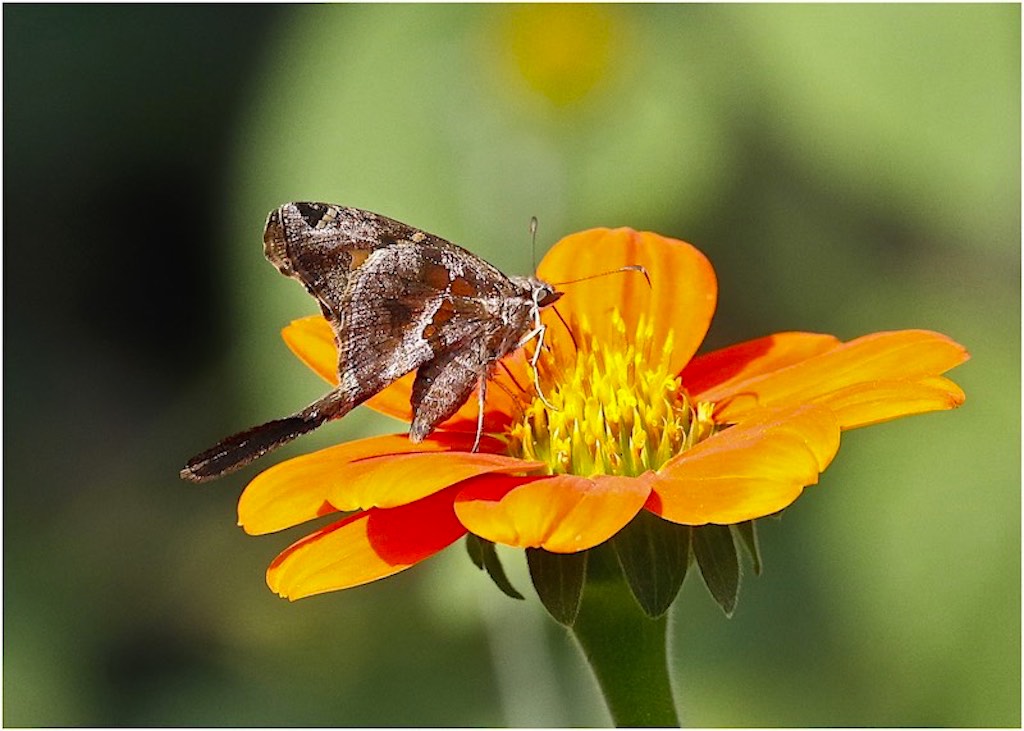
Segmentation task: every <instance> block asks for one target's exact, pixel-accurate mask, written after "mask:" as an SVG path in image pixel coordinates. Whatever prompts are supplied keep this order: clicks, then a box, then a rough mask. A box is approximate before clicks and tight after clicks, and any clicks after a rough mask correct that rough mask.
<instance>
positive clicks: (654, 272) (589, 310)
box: [537, 228, 718, 372]
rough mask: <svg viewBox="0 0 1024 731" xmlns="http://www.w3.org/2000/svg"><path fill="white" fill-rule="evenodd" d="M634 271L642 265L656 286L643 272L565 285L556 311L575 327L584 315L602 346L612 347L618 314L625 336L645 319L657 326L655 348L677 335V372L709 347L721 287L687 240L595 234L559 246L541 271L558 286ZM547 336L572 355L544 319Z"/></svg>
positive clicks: (559, 329)
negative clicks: (706, 339)
mask: <svg viewBox="0 0 1024 731" xmlns="http://www.w3.org/2000/svg"><path fill="white" fill-rule="evenodd" d="M628 264H641V265H643V266H644V267H645V268H646V269H647V273H648V274H649V275H650V277H651V285H650V286H648V285H647V281H646V280H645V279H644V277H643V275H642V274H640V273H638V272H623V273H620V274H609V275H607V276H602V277H597V278H596V279H590V280H587V281H585V282H577V283H575V284H567V285H565V287H564V288H560V289H564V291H565V296H564V297H563V298H562V299H561V301H560V302H559V303H558V304H557V305H556V307H557V308H558V311H559V312H560V313H561V314H562V315H563V317H565V318H566V320H570V321H571V318H572V317H573V316H576V317H580V316H585V317H586V320H587V323H588V324H589V326H590V327H591V329H592V330H593V332H594V334H595V335H596V336H597V339H598V341H599V342H614V341H613V340H612V336H613V335H614V333H613V331H612V327H613V325H612V319H611V317H610V314H611V312H612V310H613V309H615V308H618V309H619V311H620V312H621V313H622V317H623V319H624V320H625V322H626V332H627V333H629V332H635V331H636V329H637V324H638V322H639V319H640V316H641V314H644V315H646V317H647V318H648V319H649V320H650V321H653V325H654V340H653V342H655V343H663V342H665V338H666V337H667V334H668V332H669V331H670V330H671V331H672V332H673V348H672V358H671V360H670V366H671V370H672V372H677V371H679V370H681V369H682V367H683V366H684V365H686V363H687V361H689V360H690V358H691V356H693V354H694V353H695V352H697V348H698V347H699V346H700V344H701V342H702V341H703V340H704V335H705V333H707V329H708V326H709V325H710V324H711V316H712V315H713V314H714V312H715V303H716V298H717V296H718V283H717V281H716V279H715V271H714V269H712V267H711V264H710V263H709V262H708V260H707V258H706V257H705V256H704V255H703V254H702V253H701V252H700V251H698V250H697V249H696V248H694V247H693V246H691V245H690V244H687V243H686V242H683V241H678V240H676V239H669V238H665V237H663V236H658V235H657V234H653V233H647V232H643V233H638V232H636V231H633V230H632V229H628V228H619V229H614V230H611V229H591V230H590V231H583V232H581V233H577V234H572V235H571V236H567V237H566V238H564V239H562V240H561V241H559V242H558V243H557V244H555V245H554V246H553V247H552V248H551V250H550V251H549V252H548V253H547V255H546V256H545V257H544V259H543V260H542V261H541V263H540V266H539V267H537V276H539V277H540V278H542V279H544V280H545V281H547V282H551V283H553V284H555V285H557V284H558V283H559V282H564V281H567V280H571V279H577V278H579V277H586V276H589V275H593V274H601V273H604V272H608V271H610V270H614V269H616V268H618V267H622V266H626V265H628ZM545 322H546V323H547V324H549V325H550V327H549V328H548V332H547V335H546V337H550V338H551V339H552V340H551V342H552V344H553V345H555V346H556V347H558V348H569V349H570V350H569V351H568V352H572V350H571V349H572V347H573V345H572V342H571V339H570V337H569V334H568V333H567V332H566V330H565V326H564V325H562V324H561V323H560V322H559V321H558V319H557V318H555V317H553V316H551V315H547V314H546V315H545Z"/></svg>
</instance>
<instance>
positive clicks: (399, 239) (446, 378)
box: [181, 203, 633, 482]
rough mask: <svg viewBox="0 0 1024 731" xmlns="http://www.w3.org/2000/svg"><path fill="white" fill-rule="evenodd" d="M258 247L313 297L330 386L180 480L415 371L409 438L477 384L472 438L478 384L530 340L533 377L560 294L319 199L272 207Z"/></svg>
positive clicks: (308, 426) (210, 454) (217, 450)
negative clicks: (326, 339)
mask: <svg viewBox="0 0 1024 731" xmlns="http://www.w3.org/2000/svg"><path fill="white" fill-rule="evenodd" d="M263 246H264V253H265V254H266V257H267V258H268V259H269V260H270V261H271V263H273V264H274V266H276V267H277V268H278V269H279V270H280V271H281V273H282V274H285V275H287V276H289V277H293V278H295V279H298V280H299V281H300V282H302V284H303V286H304V287H305V288H306V289H307V290H308V291H309V293H310V294H311V295H313V296H314V297H315V298H316V299H317V301H318V302H319V304H320V309H321V310H322V311H323V314H324V317H325V318H327V321H328V322H330V324H331V327H332V329H333V330H334V339H335V343H336V345H337V347H338V384H339V385H338V387H337V388H336V389H334V390H333V391H331V392H330V393H328V394H326V395H325V396H323V397H322V398H320V399H318V400H317V401H315V402H314V403H312V404H310V405H309V406H307V407H306V408H304V409H303V410H302V411H299V412H298V413H296V414H293V415H292V416H288V417H285V418H283V419H275V420H274V421H269V422H267V423H266V424H261V425H260V426H256V427H253V428H252V429H248V430H246V431H243V432H241V433H239V434H235V435H233V436H230V437H227V438H226V439H223V440H221V441H220V442H218V443H217V444H216V445H215V446H213V447H211V448H210V449H208V450H206V451H205V452H203V453H202V454H199V455H197V456H195V457H193V458H192V459H191V460H189V462H188V464H187V465H186V466H185V468H184V469H183V470H181V476H182V478H184V479H186V480H192V481H193V482H204V481H206V480H214V479H217V478H218V477H221V476H222V475H226V474H228V473H229V472H233V471H235V470H237V469H239V468H241V467H243V466H245V465H246V464H248V463H249V462H251V461H253V460H254V459H257V458H258V457H261V456H262V455H264V454H266V453H267V452H269V451H271V450H273V449H276V448H277V447H280V446H281V445H283V444H285V443H287V442H289V441H291V440H292V439H295V438H296V437H298V436H300V435H302V434H305V433H307V432H310V431H312V430H313V429H316V428H317V427H319V426H320V425H321V424H323V423H324V422H327V421H329V420H331V419H337V418H340V417H342V416H344V415H345V414H347V413H348V412H349V411H351V410H352V409H353V408H355V407H356V406H358V405H359V404H361V403H362V402H364V401H366V400H367V399H368V398H370V397H371V396H373V395H375V394H376V393H378V392H380V391H381V390H383V389H384V388H386V387H387V386H388V385H390V384H391V383H393V382H395V381H396V380H398V379H399V378H401V377H402V376H404V375H405V374H406V373H409V372H411V371H413V370H415V369H419V370H418V371H417V373H416V378H415V381H414V382H413V388H412V398H411V405H412V413H413V419H412V426H411V428H410V430H409V438H410V439H411V440H412V441H413V442H420V441H422V440H423V439H424V438H426V436H427V435H429V434H430V433H431V432H432V431H433V430H434V429H435V428H436V427H437V425H438V424H440V423H441V422H443V421H445V420H446V419H448V418H449V417H451V416H452V415H453V414H454V413H455V412H456V411H457V410H458V409H459V407H460V406H462V404H463V403H465V401H466V400H467V399H468V398H469V396H470V395H471V394H472V392H473V390H474V389H477V391H478V394H479V399H480V410H479V413H480V417H479V418H480V420H479V421H478V423H477V442H478V443H479V439H480V434H481V431H482V428H483V424H482V417H483V411H484V409H483V402H484V398H485V395H486V388H487V379H488V378H489V377H490V375H491V373H492V371H493V370H494V368H495V365H496V364H497V362H498V361H499V360H501V358H503V357H504V356H506V355H508V354H509V353H511V352H513V351H514V350H516V349H517V348H519V347H521V346H522V345H524V344H525V343H527V342H529V341H530V340H531V339H533V338H535V337H536V338H538V343H537V348H536V350H535V352H534V360H533V362H532V365H533V366H534V380H535V382H537V378H536V357H537V356H538V355H539V354H540V351H541V345H542V343H543V337H544V325H543V324H542V323H541V318H540V311H541V310H542V309H543V308H545V307H549V306H550V305H552V304H554V303H555V302H557V301H558V299H559V298H560V297H561V296H562V293H561V292H559V291H557V290H556V289H555V288H554V287H553V286H552V285H550V284H548V283H547V282H544V281H541V280H540V279H537V278H536V277H509V276H506V275H505V274H503V273H502V272H501V271H499V270H498V269H497V268H496V267H494V266H492V265H491V264H488V263H487V262H486V261H484V260H483V259H481V258H479V257H477V256H475V255H473V254H471V253H470V252H468V251H466V250H465V249H463V248H461V247H459V246H456V245H455V244H452V243H450V242H448V241H445V240H444V239H441V238H438V237H437V236H433V235H431V234H428V233H426V232H424V231H420V230H418V229H415V228H413V227H411V226H407V225H406V224H404V223H399V222H398V221H394V220H392V219H390V218H385V217H384V216H381V215H378V214H376V213H370V212H369V211H363V210H360V209H358V208H345V207H343V206H337V205H333V204H330V203H288V204H285V205H283V206H281V207H280V208H278V209H277V210H275V211H272V212H271V213H270V215H269V216H268V218H267V225H266V229H265V230H264V233H263ZM628 268H633V267H628ZM538 393H539V390H538ZM541 398H543V395H542V394H541ZM475 449H476V446H475V445H474V450H475Z"/></svg>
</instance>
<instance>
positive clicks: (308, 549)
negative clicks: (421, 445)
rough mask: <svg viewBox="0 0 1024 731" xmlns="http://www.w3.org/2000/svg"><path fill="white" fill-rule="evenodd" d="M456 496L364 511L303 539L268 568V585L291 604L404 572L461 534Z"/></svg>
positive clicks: (448, 492) (451, 492)
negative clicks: (453, 502) (453, 501)
mask: <svg viewBox="0 0 1024 731" xmlns="http://www.w3.org/2000/svg"><path fill="white" fill-rule="evenodd" d="M455 493H456V490H454V489H452V490H445V491H443V492H439V493H437V494H435V495H431V496H430V497H427V498H424V499H423V500H418V501H417V502H415V503H411V504H409V505H404V506H402V507H399V508H392V509H390V510H382V509H373V510H367V511H366V512H363V513H358V514H357V515H352V516H349V517H348V518H345V519H344V520H341V521H339V522H337V523H334V524H333V525H329V526H327V527H326V528H324V529H322V530H320V531H317V532H316V533H313V534H312V535H309V536H306V537H305V538H303V539H302V540H300V541H298V542H297V543H294V544H293V545H292V546H290V547H289V548H287V549H285V550H284V551H283V552H282V553H281V554H280V555H279V556H278V557H277V558H275V559H274V561H273V562H272V563H271V564H270V568H269V569H267V585H268V586H269V587H270V588H271V589H272V590H273V591H275V592H277V593H278V594H280V595H281V596H283V597H285V598H287V599H292V600H294V599H301V598H302V597H306V596H312V595H313V594H322V593H324V592H327V591H334V590H337V589H347V588H349V587H352V586H359V585H360V584H366V583H368V582H370V581H375V580H376V579H382V578H384V577H385V576H391V575H392V574H397V573H398V572H399V571H404V570H405V569H407V568H409V567H410V566H412V565H414V564H416V563H419V562H420V561H422V560H423V559H425V558H429V557H430V556H433V555H434V554H435V553H437V552H438V551H441V550H442V549H444V548H447V547H448V546H450V545H451V544H452V543H454V542H455V541H456V540H458V539H459V538H461V537H462V536H463V535H465V533H466V529H465V528H464V527H463V526H462V524H461V523H459V521H458V520H457V519H456V517H455V512H454V511H453V510H452V500H453V499H454V497H455Z"/></svg>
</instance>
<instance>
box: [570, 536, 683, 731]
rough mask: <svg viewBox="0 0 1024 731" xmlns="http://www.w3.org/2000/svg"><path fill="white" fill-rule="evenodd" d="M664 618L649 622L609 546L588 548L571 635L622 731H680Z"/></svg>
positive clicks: (649, 619) (666, 624) (666, 623)
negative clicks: (674, 729)
mask: <svg viewBox="0 0 1024 731" xmlns="http://www.w3.org/2000/svg"><path fill="white" fill-rule="evenodd" d="M667 627H668V619H667V616H665V615H662V616H661V617H659V618H658V619H651V618H650V617H648V616H647V615H646V614H644V613H643V611H642V610H641V609H640V605H639V604H637V601H636V599H634V598H633V595H632V593H631V592H630V590H629V586H628V585H627V584H626V580H625V577H623V575H622V569H621V568H620V567H619V562H618V559H617V558H616V557H615V554H614V552H613V551H612V549H611V547H610V546H608V545H603V546H599V547H597V548H592V549H591V550H590V552H589V557H588V562H587V578H586V583H585V585H584V588H583V601H582V604H581V606H580V612H579V616H578V617H577V618H576V622H575V624H573V626H572V632H573V635H575V637H576V640H577V641H578V642H579V643H580V647H582V648H583V652H584V654H585V655H586V657H587V660H588V661H589V663H590V667H591V669H593V671H594V675H596V676H597V682H598V684H599V685H600V686H601V692H602V693H603V694H604V699H605V702H606V703H607V704H608V710H609V711H610V712H611V715H612V720H613V721H614V723H615V725H616V726H618V727H623V726H679V718H678V715H677V714H676V708H675V703H674V701H673V699H672V686H671V684H670V682H669V676H668V658H667V647H666V639H667V631H666V630H667Z"/></svg>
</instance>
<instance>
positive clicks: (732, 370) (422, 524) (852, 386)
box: [238, 229, 968, 599]
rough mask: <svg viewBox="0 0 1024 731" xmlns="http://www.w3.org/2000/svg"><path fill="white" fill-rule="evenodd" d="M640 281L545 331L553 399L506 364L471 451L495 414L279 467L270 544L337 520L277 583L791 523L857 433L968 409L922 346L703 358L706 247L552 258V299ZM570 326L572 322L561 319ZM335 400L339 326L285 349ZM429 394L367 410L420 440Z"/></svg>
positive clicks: (953, 355)
mask: <svg viewBox="0 0 1024 731" xmlns="http://www.w3.org/2000/svg"><path fill="white" fill-rule="evenodd" d="M627 264H642V265H643V266H644V267H645V268H646V269H647V271H648V273H649V275H650V280H651V284H650V286H649V285H648V283H647V282H646V281H645V280H644V277H642V276H640V275H634V274H632V273H628V272H626V273H621V274H616V275H614V276H607V277H601V278H597V279H591V280H588V281H584V282H579V283H576V284H572V285H569V286H568V287H567V290H568V291H567V294H566V296H565V297H563V298H562V300H561V301H560V302H559V304H558V305H557V309H558V312H554V308H549V309H548V310H546V311H545V312H544V322H545V324H546V325H547V326H548V330H547V334H546V336H545V343H546V346H545V352H544V353H543V354H542V357H541V358H540V363H539V369H540V380H541V387H542V390H543V392H544V394H545V397H546V399H547V401H548V402H549V404H550V406H553V407H554V408H550V407H549V406H548V405H546V404H545V403H544V401H542V400H541V399H539V398H537V393H536V388H535V387H534V383H533V376H532V373H531V370H530V368H529V362H528V359H527V354H526V353H523V352H522V351H520V352H518V353H515V354H513V355H511V356H509V357H507V358H506V359H505V360H504V361H503V362H502V364H501V367H499V368H498V369H497V370H496V373H495V376H494V378H493V381H494V382H496V384H497V387H492V388H489V389H488V391H487V403H486V405H485V413H484V419H483V423H484V430H485V435H484V437H483V439H482V441H481V444H480V449H479V451H478V452H476V453H474V452H472V451H470V450H471V447H472V444H473V440H474V433H475V429H476V425H477V399H475V398H471V399H469V401H468V402H467V403H466V404H465V405H464V406H463V407H462V409H460V411H459V412H458V413H457V414H456V415H455V416H453V417H452V418H451V419H449V420H448V421H447V422H445V423H444V424H443V425H441V427H440V428H439V429H438V430H437V431H436V432H435V433H434V434H432V435H431V436H430V437H428V438H427V439H426V440H425V441H424V442H422V443H421V444H413V443H412V442H410V441H409V440H408V439H407V438H406V436H405V435H404V434H399V435H389V436H380V437H370V438H368V439H361V440H358V441H355V442H350V443H347V444H340V445H338V446H335V447H330V448H328V449H324V450H322V451H319V452H316V453H313V454H308V455H304V456H301V457H297V458H295V459H291V460H288V461H286V462H283V463H281V464H278V465H276V466H274V467H271V468H270V469H268V470H267V471H265V472H264V473H262V474H261V475H259V476H258V477H256V479H254V480H253V481H252V482H251V483H250V484H249V485H248V487H247V488H246V489H245V492H244V493H243V495H242V497H241V500H240V501H239V505H238V514H239V524H240V525H241V526H243V528H244V529H245V530H246V531H247V532H248V533H251V534H263V533H268V532H273V531H277V530H281V529H283V528H287V527H290V526H293V525H297V524H299V523H302V522H305V521H308V520H310V519H313V518H316V517H318V516H323V515H327V514H333V513H346V512H350V511H354V512H351V514H349V515H347V516H345V517H342V518H341V519H340V520H338V521H337V522H334V523H332V524H330V525H328V526H326V527H324V528H321V529H320V530H318V531H316V532H315V533H312V534H311V535H309V536H307V537H305V538H303V539H302V540H300V541H298V542H297V543H295V544H293V545H292V546H290V547H289V548H287V549H286V550H285V551H284V552H283V553H281V554H280V555H279V556H278V557H277V558H276V559H275V560H274V561H273V563H272V564H271V566H270V568H269V570H268V572H267V582H268V584H269V585H270V587H271V588H272V589H273V590H274V591H276V592H278V593H279V594H281V595H282V596H285V597H288V598H290V599H297V598H300V597H305V596H309V595H312V594H318V593H322V592H326V591H332V590H335V589H344V588H347V587H351V586H357V585H359V584H364V583H366V582H369V581H373V580H375V579H379V578H382V577H385V576H389V575H391V574H394V573H397V572H399V571H402V570H404V569H406V568H408V567H410V566H412V565H413V564H416V563H418V562H419V561H422V560H423V559H425V558H428V557H429V556H432V555H433V554H435V553H437V552H438V551H440V550H442V549H443V548H445V547H447V546H448V545H450V544H451V543H453V542H454V541H455V540H457V539H458V538H460V537H462V536H463V535H465V534H466V533H467V532H470V533H473V534H475V535H477V536H480V537H481V538H484V539H486V540H488V541H492V542H495V543H503V544H506V545H509V546H516V547H521V548H544V549H546V550H548V551H551V552H554V553H575V552H579V551H584V550H586V549H588V548H592V547H594V546H597V545H598V544H600V543H602V542H604V541H606V540H608V539H609V538H611V537H612V536H614V535H615V534H616V533H618V532H619V531H620V530H621V529H622V528H623V527H624V526H626V525H627V524H628V523H630V521H632V520H633V518H634V517H636V516H637V514H638V513H639V512H640V511H642V510H647V511H650V512H651V513H654V514H656V515H658V516H660V517H661V518H663V519H665V520H668V521H671V522H674V523H679V524H684V525H694V526H696V525H704V524H707V523H715V524H721V525H729V524H734V523H739V522H743V521H748V520H752V519H754V518H759V517H762V516H766V515H770V514H773V513H776V512H778V511H780V510H782V509H783V508H785V507H786V506H787V505H789V504H790V503H792V502H793V501H794V500H795V499H796V498H797V497H798V496H799V495H800V493H801V491H802V490H803V488H804V487H805V486H807V485H812V484H814V483H816V482H817V481H818V475H819V473H821V472H822V471H823V470H824V469H825V468H826V467H827V466H828V464H829V463H830V462H831V461H832V458H833V457H834V456H835V454H836V451H837V449H838V448H839V435H840V432H841V431H842V430H843V429H852V428H855V427H859V426H866V425H868V424H875V423H878V422H881V421H886V420H888V419H893V418H896V417H899V416H906V415H909V414H916V413H922V412H926V411H934V410H938V409H949V408H953V407H955V406H959V405H960V404H961V403H963V400H964V394H963V391H961V390H960V388H959V387H958V386H957V385H956V384H954V383H953V382H952V381H949V380H947V379H946V378H943V377H942V376H941V375H940V374H942V373H943V372H945V371H946V370H948V369H950V368H952V367H954V366H956V365H958V364H959V363H962V362H963V361H964V360H966V359H967V357H968V355H967V352H966V351H965V350H964V348H963V347H961V346H960V345H958V344H957V343H955V342H954V341H952V340H950V339H949V338H947V337H945V336H944V335H941V334H938V333H934V332H928V331H923V330H904V331H898V332H883V333H875V334H873V335H867V336H864V337H861V338H857V339H855V340H852V341H849V342H846V343H843V342H840V341H839V340H838V339H836V338H835V337H833V336H831V335H822V334H816V333H805V332H786V333H778V334H775V335H770V336H768V337H765V338H760V339H757V340H752V341H749V342H745V343H741V344H738V345H734V346H732V347H729V348H725V349H723V350H718V351H715V352H711V353H707V354H704V355H699V356H696V357H695V356H694V354H695V353H696V351H697V348H698V347H699V346H700V344H701V342H702V340H703V339H704V335H705V333H706V332H707V329H708V326H709V324H710V322H711V317H712V315H713V313H714V309H715V303H716V297H717V284H716V280H715V274H714V271H713V269H712V268H711V265H710V264H709V263H708V261H707V259H706V258H705V257H704V255H703V254H701V253H700V252H699V251H698V250H697V249H695V248H694V247H693V246H691V245H690V244H687V243H684V242H682V241H677V240H674V239H668V238H664V237H662V236H658V235H656V234H652V233H637V232H635V231H632V230H630V229H616V230H607V229H594V230H591V231H584V232H582V233H578V234H574V235H572V236H569V237H568V238H565V239H563V240H562V241H560V242H559V243H558V244H556V245H555V246H554V248H552V250H551V251H550V252H549V253H548V255H547V256H546V257H545V258H544V260H543V261H542V262H541V265H540V267H538V272H537V274H538V276H539V277H541V278H542V279H544V280H546V281H549V282H559V281H563V280H568V279H575V278H579V277H581V276H586V275H588V274H592V273H598V272H605V271H608V270H610V269H614V268H616V267H619V266H623V265H627ZM559 315H560V316H561V317H559ZM283 335H284V338H285V341H286V342H287V343H288V345H289V347H290V348H291V349H292V350H293V351H294V352H295V353H296V354H297V355H298V357H299V358H301V359H302V360H303V362H305V363H306V364H307V365H309V366H310V367H311V368H312V369H313V370H314V371H316V372H317V373H318V374H319V375H320V376H322V377H323V378H324V379H325V380H327V381H329V382H331V383H336V382H337V373H336V372H335V368H336V365H335V364H336V363H337V358H336V354H335V347H334V341H333V335H332V333H331V329H330V327H329V326H328V324H327V322H326V321H325V320H323V319H322V318H321V317H309V318H305V319H302V320H297V321H295V322H293V323H292V324H291V325H289V326H288V327H287V328H285V330H284V332H283ZM412 377H413V376H412V374H410V375H409V376H406V377H405V378H402V379H401V380H399V381H398V382H396V383H394V384H393V385H392V386H390V387H389V388H387V389H385V390H384V391H382V392H381V393H379V394H378V395H377V396H375V397H374V398H372V399H371V400H370V401H368V402H367V403H368V405H369V406H371V407H373V408H375V409H377V410H378V411H381V412H383V413H385V414H389V415H391V416H395V417H398V418H400V419H404V420H406V421H409V420H410V418H411V413H410V407H409V395H410V391H411V386H412Z"/></svg>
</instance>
